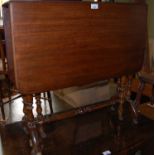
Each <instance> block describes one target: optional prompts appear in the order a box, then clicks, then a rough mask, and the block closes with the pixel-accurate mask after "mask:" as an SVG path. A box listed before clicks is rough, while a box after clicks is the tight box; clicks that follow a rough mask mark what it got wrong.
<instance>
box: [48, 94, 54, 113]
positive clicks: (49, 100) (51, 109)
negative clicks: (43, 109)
mask: <svg viewBox="0 0 155 155" xmlns="http://www.w3.org/2000/svg"><path fill="white" fill-rule="evenodd" d="M47 97H48V102H49V106H50V111H51V114H53V108H52V96H51V93H50V91H48V92H47Z"/></svg>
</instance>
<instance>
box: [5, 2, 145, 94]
mask: <svg viewBox="0 0 155 155" xmlns="http://www.w3.org/2000/svg"><path fill="white" fill-rule="evenodd" d="M90 4H91V3H90V2H68V1H65V2H33V1H31V2H28V1H24V2H16V1H13V2H10V3H8V4H6V5H4V7H3V9H4V26H5V30H6V31H5V32H6V38H7V54H8V59H9V66H10V68H9V69H10V74H11V76H12V80H13V81H14V83H15V85H16V88H17V89H18V90H20V92H22V93H36V92H44V91H47V90H50V89H52V90H54V89H58V88H64V87H69V86H73V85H82V84H86V83H90V82H93V81H97V80H103V79H107V78H111V77H118V76H121V75H127V74H131V73H135V72H137V71H138V70H140V68H141V66H142V63H143V57H144V50H145V48H146V44H145V43H146V11H147V9H146V6H145V5H143V4H113V3H109V4H108V3H107V4H103V3H99V9H97V10H92V9H91V8H90ZM25 10H26V11H25ZM10 12H11V15H10ZM10 25H11V27H10Z"/></svg>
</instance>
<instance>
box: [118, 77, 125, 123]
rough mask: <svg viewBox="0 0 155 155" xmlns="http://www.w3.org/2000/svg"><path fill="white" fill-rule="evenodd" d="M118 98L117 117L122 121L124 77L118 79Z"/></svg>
mask: <svg viewBox="0 0 155 155" xmlns="http://www.w3.org/2000/svg"><path fill="white" fill-rule="evenodd" d="M118 96H119V107H118V117H119V120H123V106H124V102H125V98H126V77H125V76H123V77H121V78H119V79H118Z"/></svg>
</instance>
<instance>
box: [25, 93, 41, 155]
mask: <svg viewBox="0 0 155 155" xmlns="http://www.w3.org/2000/svg"><path fill="white" fill-rule="evenodd" d="M23 103H24V109H23V112H24V114H25V115H24V118H23V121H24V122H25V123H24V124H25V125H26V128H27V131H28V134H29V136H30V140H31V143H32V151H31V155H38V154H40V153H41V150H42V149H41V138H40V136H39V133H38V130H37V123H36V122H35V121H34V115H33V111H32V110H33V106H32V104H33V96H32V95H23Z"/></svg>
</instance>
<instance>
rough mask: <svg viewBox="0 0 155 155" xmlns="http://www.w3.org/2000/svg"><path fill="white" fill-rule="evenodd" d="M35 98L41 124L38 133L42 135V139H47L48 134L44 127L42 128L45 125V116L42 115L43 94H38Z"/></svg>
mask: <svg viewBox="0 0 155 155" xmlns="http://www.w3.org/2000/svg"><path fill="white" fill-rule="evenodd" d="M35 98H36V105H37V109H36V111H37V120H38V121H39V122H40V125H39V126H38V131H39V133H40V136H41V137H42V138H45V137H46V134H45V132H44V130H43V126H42V123H43V114H42V107H41V94H40V93H38V94H35Z"/></svg>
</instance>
